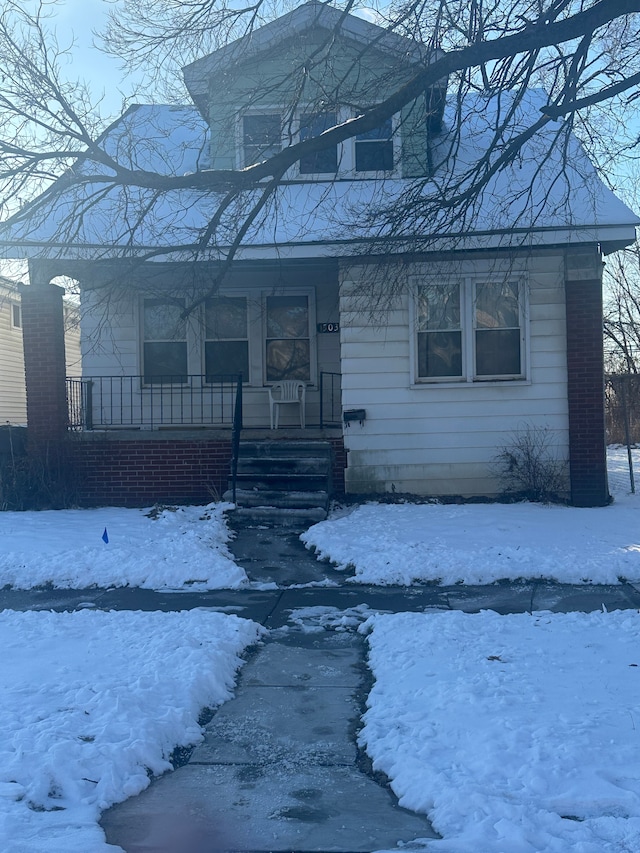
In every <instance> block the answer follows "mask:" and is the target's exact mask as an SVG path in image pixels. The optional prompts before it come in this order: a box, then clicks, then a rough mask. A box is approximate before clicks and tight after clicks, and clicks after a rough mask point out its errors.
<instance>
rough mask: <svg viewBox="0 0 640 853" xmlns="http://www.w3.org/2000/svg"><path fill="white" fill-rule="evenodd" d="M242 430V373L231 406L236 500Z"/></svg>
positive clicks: (233, 484)
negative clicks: (234, 401) (234, 402)
mask: <svg viewBox="0 0 640 853" xmlns="http://www.w3.org/2000/svg"><path fill="white" fill-rule="evenodd" d="M241 432H242V375H240V376H238V384H237V386H236V404H235V406H234V408H233V428H232V432H231V493H232V496H233V502H234V503H235V502H236V481H237V479H238V456H239V455H240V433H241Z"/></svg>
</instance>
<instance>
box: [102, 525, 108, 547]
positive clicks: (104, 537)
mask: <svg viewBox="0 0 640 853" xmlns="http://www.w3.org/2000/svg"><path fill="white" fill-rule="evenodd" d="M102 541H103V542H104V543H105V545H106V544H107V543H108V542H109V534H108V533H107V528H106V527H105V529H104V533H103V534H102Z"/></svg>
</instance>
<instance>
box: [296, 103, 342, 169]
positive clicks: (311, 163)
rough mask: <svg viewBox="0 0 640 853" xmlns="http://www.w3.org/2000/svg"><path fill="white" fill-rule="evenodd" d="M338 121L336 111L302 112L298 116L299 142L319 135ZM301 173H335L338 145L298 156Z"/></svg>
mask: <svg viewBox="0 0 640 853" xmlns="http://www.w3.org/2000/svg"><path fill="white" fill-rule="evenodd" d="M337 122H338V116H337V113H336V112H335V111H334V112H325V113H303V114H302V115H301V116H300V142H304V141H305V140H306V139H311V138H312V137H315V136H320V134H321V133H324V132H325V130H329V128H330V127H333V126H334V125H335V124H337ZM299 169H300V174H301V175H325V174H331V175H335V173H336V172H337V171H338V146H337V145H330V146H329V147H328V148H322V149H321V150H320V151H314V152H313V153H312V154H305V155H304V156H303V157H301V158H300V163H299Z"/></svg>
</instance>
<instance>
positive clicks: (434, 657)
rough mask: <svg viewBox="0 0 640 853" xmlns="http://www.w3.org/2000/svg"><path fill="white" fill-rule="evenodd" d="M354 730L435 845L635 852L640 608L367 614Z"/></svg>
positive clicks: (639, 801)
mask: <svg viewBox="0 0 640 853" xmlns="http://www.w3.org/2000/svg"><path fill="white" fill-rule="evenodd" d="M362 630H370V631H371V633H370V634H369V635H368V641H369V644H370V666H371V668H372V670H373V674H374V676H375V684H374V687H373V689H372V691H371V694H370V697H369V703H368V704H369V710H368V711H367V712H366V714H365V717H364V722H365V726H364V729H363V730H362V731H361V734H360V740H361V742H362V744H363V745H364V746H365V747H366V749H367V751H368V752H369V754H370V755H371V756H372V758H373V762H374V768H375V769H378V770H382V771H384V772H385V773H386V774H387V775H388V776H389V777H390V779H391V785H392V788H393V790H394V791H395V793H396V794H397V795H398V797H399V798H400V803H401V805H403V806H405V807H407V808H409V809H414V810H416V811H420V812H426V813H427V814H428V815H429V817H430V819H431V821H432V823H433V825H434V828H435V829H436V830H437V831H438V832H439V833H440V834H441V835H442V836H443V839H442V840H441V841H435V842H428V843H426V849H427V850H429V851H433V853H569V851H576V853H637V851H638V850H640V615H639V614H638V613H637V612H635V611H626V612H615V613H600V612H597V613H591V614H581V613H569V614H550V613H534V614H518V615H512V616H499V615H497V614H495V613H493V612H483V613H479V614H465V613H462V612H459V611H451V612H444V613H429V614H424V613H420V614H416V613H400V614H397V615H379V616H373V617H371V618H370V619H369V620H368V622H366V623H365V625H364V626H363V628H362Z"/></svg>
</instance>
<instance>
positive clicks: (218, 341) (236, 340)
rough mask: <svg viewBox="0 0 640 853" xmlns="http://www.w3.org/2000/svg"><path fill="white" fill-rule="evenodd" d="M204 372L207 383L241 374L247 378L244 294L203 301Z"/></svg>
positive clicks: (244, 378) (244, 380)
mask: <svg viewBox="0 0 640 853" xmlns="http://www.w3.org/2000/svg"><path fill="white" fill-rule="evenodd" d="M204 358H205V375H206V379H207V382H215V381H216V380H217V379H219V378H220V377H222V376H229V375H231V374H233V375H234V376H237V375H238V374H239V373H241V374H242V379H243V382H248V381H249V335H248V331H247V298H246V296H216V297H213V298H211V299H207V301H206V303H205V342H204Z"/></svg>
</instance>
